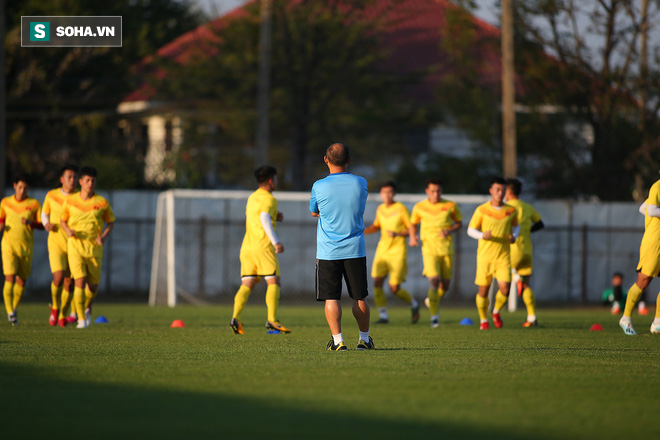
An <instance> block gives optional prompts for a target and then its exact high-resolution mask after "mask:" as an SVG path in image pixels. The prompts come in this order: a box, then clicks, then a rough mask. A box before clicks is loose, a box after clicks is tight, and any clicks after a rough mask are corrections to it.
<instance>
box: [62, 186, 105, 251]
mask: <svg viewBox="0 0 660 440" xmlns="http://www.w3.org/2000/svg"><path fill="white" fill-rule="evenodd" d="M60 220H61V221H65V222H66V223H67V225H68V226H69V228H70V229H72V230H73V231H74V232H75V234H76V238H75V239H72V238H70V239H69V240H73V241H71V243H72V245H73V246H74V247H75V248H76V250H77V251H78V252H79V253H80V255H83V256H92V255H93V254H94V252H93V251H94V248H95V247H97V246H99V245H98V244H96V237H98V236H100V235H101V233H102V232H103V224H104V222H105V223H113V222H114V221H115V214H114V212H113V211H112V207H111V206H110V204H109V203H108V201H107V200H106V199H105V198H104V197H102V196H100V195H98V194H94V195H93V196H92V197H91V198H90V199H89V200H83V199H82V197H81V194H80V192H77V193H75V194H72V195H70V196H69V197H67V198H66V200H65V201H64V203H63V204H62V212H61V214H60Z"/></svg>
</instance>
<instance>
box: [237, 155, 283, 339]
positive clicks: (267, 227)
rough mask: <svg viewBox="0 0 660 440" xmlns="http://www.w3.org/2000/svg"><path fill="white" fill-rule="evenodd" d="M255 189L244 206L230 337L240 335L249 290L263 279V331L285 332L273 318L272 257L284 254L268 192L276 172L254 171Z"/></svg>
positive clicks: (276, 270) (276, 274)
mask: <svg viewBox="0 0 660 440" xmlns="http://www.w3.org/2000/svg"><path fill="white" fill-rule="evenodd" d="M254 177H256V179H257V183H258V184H259V188H258V189H257V190H256V191H255V192H253V193H252V194H251V195H250V197H248V200H247V205H246V207H245V237H243V244H242V245H241V253H240V259H241V287H239V289H238V292H236V296H235V297H234V314H233V315H232V318H231V322H230V323H229V325H230V326H231V329H232V330H233V331H234V334H240V335H242V334H244V333H245V331H244V330H243V324H241V321H240V319H241V312H243V308H244V307H245V304H246V303H247V300H248V298H249V297H250V293H252V289H253V288H254V286H256V285H257V283H258V282H259V281H260V280H261V278H262V277H263V278H264V279H265V280H266V284H267V285H268V287H267V288H266V307H267V309H268V320H267V321H266V328H268V329H271V330H277V331H279V332H281V333H289V332H290V331H291V330H289V329H288V328H286V327H284V326H283V325H282V324H280V322H279V321H278V319H277V308H278V306H279V303H280V265H279V263H278V261H277V256H276V255H275V254H281V253H282V252H284V246H282V243H280V240H279V239H278V238H277V234H275V222H276V221H278V222H281V221H282V220H283V216H282V213H281V212H279V211H278V210H277V200H276V199H275V197H273V194H272V192H273V191H274V190H275V189H276V188H277V170H276V169H275V168H273V167H271V166H268V165H265V166H262V167H260V168H258V169H257V170H256V171H255V172H254Z"/></svg>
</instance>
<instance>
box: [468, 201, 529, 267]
mask: <svg viewBox="0 0 660 440" xmlns="http://www.w3.org/2000/svg"><path fill="white" fill-rule="evenodd" d="M517 213H518V210H517V209H516V208H514V207H513V206H511V205H508V204H506V203H505V204H504V205H502V207H500V209H495V208H494V207H493V205H492V204H491V203H490V201H488V202H486V203H484V204H482V205H479V206H478V207H477V209H476V210H475V211H474V214H473V215H472V219H471V220H470V224H469V225H468V227H470V228H473V229H478V230H480V231H482V232H485V231H491V234H492V237H491V239H490V240H479V246H478V248H477V260H482V261H496V260H498V259H500V258H503V257H506V258H509V257H510V255H511V247H510V243H509V236H510V235H511V228H512V227H513V226H518V216H517Z"/></svg>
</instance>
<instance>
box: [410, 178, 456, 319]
mask: <svg viewBox="0 0 660 440" xmlns="http://www.w3.org/2000/svg"><path fill="white" fill-rule="evenodd" d="M426 195H427V196H428V198H427V199H426V200H422V201H421V202H419V203H417V204H415V206H414V207H413V211H412V216H411V217H410V222H411V223H412V224H413V227H414V228H415V235H414V236H413V237H412V238H411V240H410V246H418V241H417V225H419V224H420V222H421V224H422V226H421V232H420V239H421V240H422V259H423V261H424V272H423V275H424V276H425V277H427V278H428V280H429V290H428V303H429V304H428V306H429V310H430V312H431V327H432V328H437V327H439V326H440V315H439V313H438V310H439V308H440V300H441V299H442V297H443V296H444V294H445V293H446V292H447V290H448V289H449V283H450V282H451V276H452V271H453V267H454V238H453V237H452V235H453V234H454V233H456V231H458V230H459V229H460V228H461V226H462V225H463V223H462V220H463V215H462V214H461V211H460V210H459V209H458V205H456V203H454V202H452V201H450V200H446V199H443V198H442V183H441V182H440V180H439V179H429V180H427V182H426Z"/></svg>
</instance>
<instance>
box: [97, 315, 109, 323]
mask: <svg viewBox="0 0 660 440" xmlns="http://www.w3.org/2000/svg"><path fill="white" fill-rule="evenodd" d="M94 323H96V324H109V323H110V321H108V318H106V317H105V316H103V315H101V316H99V317H98V318H96V321H94Z"/></svg>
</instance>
